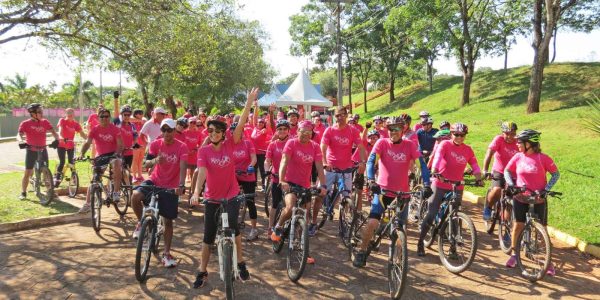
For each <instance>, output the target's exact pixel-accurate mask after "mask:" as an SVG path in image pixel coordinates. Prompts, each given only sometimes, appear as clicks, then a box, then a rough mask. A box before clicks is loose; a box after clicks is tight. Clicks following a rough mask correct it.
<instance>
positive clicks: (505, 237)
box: [484, 177, 514, 254]
mask: <svg viewBox="0 0 600 300" xmlns="http://www.w3.org/2000/svg"><path fill="white" fill-rule="evenodd" d="M492 180H500V178H497V177H492ZM489 192H490V190H488V193H489ZM485 199H488V196H487V194H486V197H485ZM513 222H514V220H513V214H512V198H511V197H509V196H508V195H507V194H506V190H505V189H504V188H503V189H502V191H501V194H500V200H498V201H496V204H494V206H493V207H492V217H491V219H490V220H488V221H485V220H484V224H485V228H486V231H487V233H488V234H489V235H492V234H494V229H495V227H496V224H498V226H499V228H498V243H499V244H500V249H502V252H504V253H506V254H510V252H511V250H512V249H511V230H512V227H513Z"/></svg>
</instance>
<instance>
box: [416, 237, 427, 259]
mask: <svg viewBox="0 0 600 300" xmlns="http://www.w3.org/2000/svg"><path fill="white" fill-rule="evenodd" d="M417 255H418V256H421V257H422V256H425V245H424V244H423V241H419V242H418V243H417Z"/></svg>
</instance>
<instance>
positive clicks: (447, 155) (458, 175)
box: [417, 123, 482, 256]
mask: <svg viewBox="0 0 600 300" xmlns="http://www.w3.org/2000/svg"><path fill="white" fill-rule="evenodd" d="M450 132H452V140H449V141H443V142H442V143H440V145H439V149H437V150H436V151H437V152H436V155H435V158H434V161H433V165H432V167H431V174H434V175H436V174H439V175H438V176H439V177H442V178H445V179H448V180H451V181H462V180H463V178H464V171H465V167H466V166H467V163H468V164H469V165H470V166H471V169H472V170H473V175H475V179H476V180H477V181H476V184H477V185H479V186H481V185H482V183H481V170H480V169H479V165H478V164H477V158H476V157H475V153H474V152H473V149H471V147H470V146H468V145H466V144H465V143H464V142H465V138H466V136H467V134H468V133H469V128H468V127H467V125H465V124H463V123H455V124H453V125H452V127H451V128H450ZM432 188H433V194H432V195H431V197H429V199H427V202H428V205H427V207H428V210H427V216H426V217H425V218H424V219H423V222H422V223H421V234H420V235H419V241H418V243H417V255H419V256H425V247H424V245H423V240H424V239H425V236H426V235H427V232H428V231H429V227H431V224H433V219H434V218H435V216H436V215H437V213H438V210H439V208H440V204H441V203H442V199H443V198H444V195H446V193H448V192H451V191H452V184H451V183H448V182H444V181H442V180H440V179H438V178H437V177H435V176H434V178H433V180H432ZM463 189H464V186H459V187H458V188H457V193H458V199H462V191H463Z"/></svg>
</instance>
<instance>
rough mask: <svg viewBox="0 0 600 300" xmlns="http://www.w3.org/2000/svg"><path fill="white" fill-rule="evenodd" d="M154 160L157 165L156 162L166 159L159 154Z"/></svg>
mask: <svg viewBox="0 0 600 300" xmlns="http://www.w3.org/2000/svg"><path fill="white" fill-rule="evenodd" d="M154 161H155V164H157V165H158V164H162V163H164V162H166V161H167V159H166V158H165V157H164V156H162V155H159V156H157V157H156V158H155V159H154Z"/></svg>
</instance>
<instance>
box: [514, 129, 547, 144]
mask: <svg viewBox="0 0 600 300" xmlns="http://www.w3.org/2000/svg"><path fill="white" fill-rule="evenodd" d="M541 135H542V133H541V132H539V131H535V130H532V129H525V130H523V131H521V132H519V134H517V140H519V141H524V142H530V143H534V144H537V143H539V142H540V139H541Z"/></svg>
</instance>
